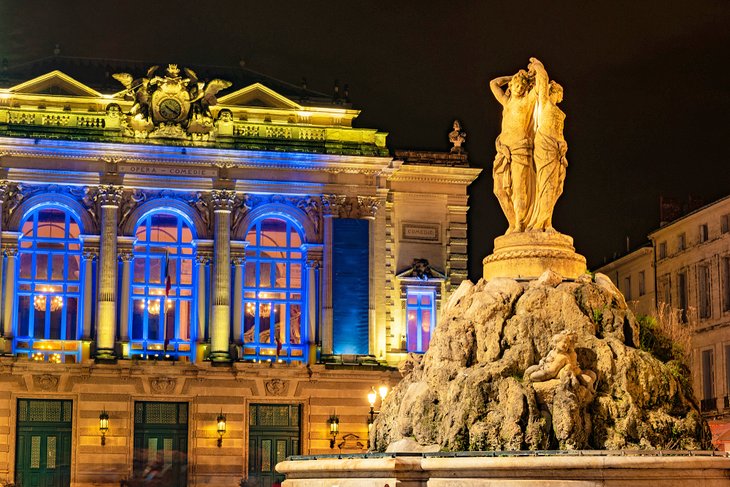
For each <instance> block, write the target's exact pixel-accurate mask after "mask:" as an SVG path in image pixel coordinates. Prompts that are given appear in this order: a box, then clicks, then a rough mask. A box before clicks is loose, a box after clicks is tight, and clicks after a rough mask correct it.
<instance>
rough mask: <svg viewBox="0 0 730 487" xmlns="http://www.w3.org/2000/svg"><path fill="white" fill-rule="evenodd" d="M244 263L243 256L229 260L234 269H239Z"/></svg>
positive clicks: (244, 258) (244, 257)
mask: <svg viewBox="0 0 730 487" xmlns="http://www.w3.org/2000/svg"><path fill="white" fill-rule="evenodd" d="M245 263H246V256H244V255H236V256H234V257H233V258H231V264H233V265H234V266H236V267H240V266H242V265H243V264H245Z"/></svg>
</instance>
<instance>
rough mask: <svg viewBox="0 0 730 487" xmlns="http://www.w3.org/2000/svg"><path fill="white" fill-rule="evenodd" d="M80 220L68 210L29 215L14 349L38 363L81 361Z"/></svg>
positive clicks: (51, 209)
mask: <svg viewBox="0 0 730 487" xmlns="http://www.w3.org/2000/svg"><path fill="white" fill-rule="evenodd" d="M79 235H80V226H79V221H78V219H77V218H76V216H75V215H73V214H72V213H71V212H70V211H69V210H67V209H65V208H60V207H55V206H45V207H41V208H39V209H36V210H33V211H31V212H30V213H29V214H27V215H25V217H24V219H23V221H22V223H21V236H20V237H19V239H18V260H19V263H18V267H17V281H16V282H17V287H16V289H17V292H16V300H15V304H16V310H15V324H14V328H15V332H14V336H15V338H14V342H13V345H14V346H13V350H14V353H16V354H18V355H30V356H32V358H33V359H34V360H47V361H51V362H62V361H63V362H77V361H80V360H81V347H80V342H77V341H76V340H77V339H78V338H79V334H80V332H79V328H80V317H81V316H83V315H82V313H81V303H80V301H81V282H82V275H81V274H82V270H81V239H80V238H79Z"/></svg>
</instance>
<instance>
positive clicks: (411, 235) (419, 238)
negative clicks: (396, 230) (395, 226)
mask: <svg viewBox="0 0 730 487" xmlns="http://www.w3.org/2000/svg"><path fill="white" fill-rule="evenodd" d="M400 236H401V240H403V241H414V242H433V243H440V242H441V225H440V224H438V223H426V222H403V223H402V224H401V232H400Z"/></svg>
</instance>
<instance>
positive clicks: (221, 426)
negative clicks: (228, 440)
mask: <svg viewBox="0 0 730 487" xmlns="http://www.w3.org/2000/svg"><path fill="white" fill-rule="evenodd" d="M216 422H217V423H218V448H220V447H222V446H223V435H224V434H226V417H225V416H224V415H223V410H221V413H220V414H219V415H218V417H217V418H216Z"/></svg>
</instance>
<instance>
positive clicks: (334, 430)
mask: <svg viewBox="0 0 730 487" xmlns="http://www.w3.org/2000/svg"><path fill="white" fill-rule="evenodd" d="M327 422H328V423H329V425H330V436H331V438H330V448H334V447H335V439H336V438H337V434H338V433H339V432H340V418H338V417H337V416H336V415H334V414H333V415H332V416H330V419H328V420H327Z"/></svg>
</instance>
